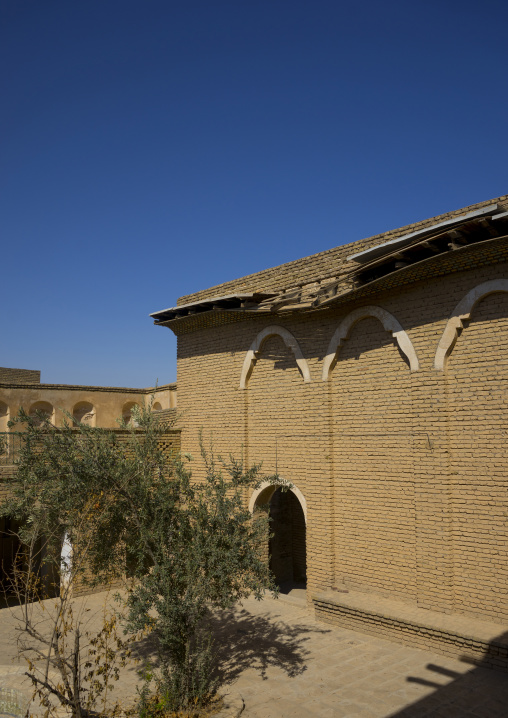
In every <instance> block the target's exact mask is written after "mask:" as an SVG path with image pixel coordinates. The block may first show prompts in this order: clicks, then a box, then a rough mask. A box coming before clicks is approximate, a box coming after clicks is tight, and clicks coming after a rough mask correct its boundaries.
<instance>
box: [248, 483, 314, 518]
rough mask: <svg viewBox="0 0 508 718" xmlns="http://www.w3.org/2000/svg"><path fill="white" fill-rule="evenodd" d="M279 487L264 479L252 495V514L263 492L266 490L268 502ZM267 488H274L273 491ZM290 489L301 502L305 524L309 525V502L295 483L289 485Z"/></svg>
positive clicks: (250, 508) (250, 506) (250, 507)
mask: <svg viewBox="0 0 508 718" xmlns="http://www.w3.org/2000/svg"><path fill="white" fill-rule="evenodd" d="M278 488H279V487H278V486H277V484H272V483H270V481H263V483H262V484H260V485H259V488H257V489H255V490H254V491H253V493H252V496H251V497H250V500H249V511H250V512H251V514H252V513H254V508H255V506H256V502H257V500H258V499H259V497H260V496H261V494H262V493H264V492H266V503H268V502H269V501H270V499H271V498H272V496H273V494H274V493H275V491H276V490H277V489H278ZM267 489H272V491H271V492H270V491H267ZM289 491H291V492H292V493H293V494H294V495H295V496H296V498H297V499H298V501H299V502H300V506H301V507H302V511H303V515H304V518H305V525H307V502H306V501H305V496H304V495H303V494H302V492H301V491H300V489H299V488H298V487H297V486H295V485H294V484H291V486H290V487H289Z"/></svg>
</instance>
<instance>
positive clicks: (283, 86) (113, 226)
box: [0, 0, 508, 386]
mask: <svg viewBox="0 0 508 718" xmlns="http://www.w3.org/2000/svg"><path fill="white" fill-rule="evenodd" d="M507 22H508V6H507V5H506V3H504V2H489V0H487V1H486V2H483V3H479V2H468V1H465V2H458V1H453V2H450V1H448V2H447V0H440V1H439V2H434V1H433V0H426V1H425V2H419V1H418V0H417V1H416V2H415V1H413V2H410V3H409V2H407V1H406V2H397V1H396V2H390V1H389V0H388V1H387V2H383V3H380V2H379V1H377V2H373V1H371V0H367V1H366V2H363V3H352V2H339V1H338V0H334V1H333V2H327V1H324V0H313V1H312V2H310V0H307V1H305V2H301V1H298V0H267V1H265V0H255V1H254V0H251V1H246V0H234V1H233V0H231V1H230V0H214V1H213V2H211V1H210V0H199V1H198V0H185V2H173V1H172V0H164V1H159V0H143V1H141V0H138V1H137V2H132V1H131V0H100V1H99V0H86V2H85V1H84V0H81V1H78V0H74V1H73V2H69V1H68V0H65V1H56V0H55V1H53V0H45V1H44V2H40V0H31V1H29V2H25V1H24V0H2V2H1V3H0V83H1V84H0V98H1V100H0V103H1V113H0V123H1V125H0V231H1V252H2V259H3V262H2V268H3V271H2V287H3V298H4V301H3V306H4V312H3V321H2V339H3V341H2V353H1V357H0V364H1V365H3V366H11V367H24V368H38V369H41V370H42V380H43V381H45V382H51V383H71V384H99V385H115V386H150V385H152V384H153V383H154V382H155V381H156V380H157V379H158V381H159V383H165V382H169V381H174V380H175V379H176V339H175V337H174V336H173V334H172V333H171V332H170V331H169V330H168V329H164V328H160V327H154V326H153V324H152V321H151V319H150V318H149V316H148V315H149V313H150V312H154V311H156V310H159V309H163V308H166V307H168V306H173V305H174V304H176V299H177V297H179V296H181V295H182V294H186V293H189V292H192V291H196V290H198V289H203V288H205V287H208V286H211V285H214V284H218V283H220V282H223V281H226V280H228V279H233V278H235V277H240V276H243V275H245V274H248V273H251V272H255V271H258V270H260V269H263V268H266V267H270V266H274V265H277V264H280V263H282V262H287V261H290V260H292V259H298V258H299V257H302V256H306V255H309V254H313V253H314V252H319V251H321V250H324V249H328V248H330V247H333V246H337V245H340V244H344V243H347V242H351V241H354V240H356V239H360V238H362V237H366V236H369V235H372V234H376V233H378V232H382V231H385V230H388V229H392V228H394V227H399V226H402V225H404V224H407V223H410V222H413V221H417V220H420V219H424V218H426V217H431V216H433V215H436V214H439V213H441V212H446V211H448V210H451V209H456V208H460V207H463V206H466V205H468V204H472V203H474V202H478V201H481V200H485V199H489V198H491V197H496V196H498V195H501V194H505V193H508V178H507V166H508V163H507V154H508V142H507V129H508V128H507V117H508V112H507V109H508V108H507V104H508V93H507V91H506V78H507V76H508V72H507V70H508V45H507V43H506V27H507Z"/></svg>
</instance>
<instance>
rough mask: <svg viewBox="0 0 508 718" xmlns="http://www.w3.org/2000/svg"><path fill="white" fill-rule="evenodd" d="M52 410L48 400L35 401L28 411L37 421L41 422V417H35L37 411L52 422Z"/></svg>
mask: <svg viewBox="0 0 508 718" xmlns="http://www.w3.org/2000/svg"><path fill="white" fill-rule="evenodd" d="M54 411H55V410H54V409H53V407H52V405H51V404H50V403H49V401H36V402H35V404H32V406H31V407H30V411H29V412H28V413H29V415H30V416H31V417H32V418H34V419H36V421H37V422H38V423H41V419H40V418H39V417H37V414H38V413H39V414H42V415H44V416H45V417H46V418H47V419H48V420H49V421H51V422H52V421H53V415H54Z"/></svg>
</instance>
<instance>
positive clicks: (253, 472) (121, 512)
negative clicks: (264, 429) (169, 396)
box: [2, 407, 289, 711]
mask: <svg viewBox="0 0 508 718" xmlns="http://www.w3.org/2000/svg"><path fill="white" fill-rule="evenodd" d="M17 422H18V423H23V424H24V425H25V426H26V435H25V441H24V446H23V450H22V454H21V457H20V461H19V467H18V475H17V485H16V489H15V492H14V496H13V498H12V500H11V501H10V502H9V504H8V505H7V506H5V507H4V508H3V510H2V512H3V513H5V514H10V515H12V516H15V517H16V518H17V519H19V520H20V521H24V522H25V523H24V526H25V528H24V532H25V535H24V540H25V541H26V540H29V539H33V534H34V532H38V533H42V534H44V535H48V536H51V535H55V530H54V528H55V526H58V527H59V532H58V531H57V532H56V534H57V535H58V533H59V534H60V536H63V535H64V534H67V535H68V536H69V537H70V540H71V542H72V544H73V556H74V558H73V561H76V560H77V561H78V562H79V559H80V557H81V556H85V557H86V560H84V561H83V562H82V565H83V567H85V565H86V566H88V567H89V568H90V569H91V574H92V575H93V581H92V582H95V583H101V582H103V581H104V580H107V579H111V578H112V577H114V576H122V575H124V574H125V568H126V563H127V564H128V568H129V573H130V575H131V578H132V579H133V580H131V582H130V584H129V590H128V595H127V599H126V611H125V613H126V622H127V623H126V625H127V627H128V629H129V630H131V631H132V632H138V631H146V630H148V631H151V632H152V635H153V637H154V639H155V642H156V645H157V660H156V662H155V663H154V665H153V666H151V667H150V669H149V673H150V675H151V682H152V684H153V685H154V686H155V689H154V692H153V694H152V696H159V698H160V700H162V701H163V706H164V710H165V711H175V710H179V709H182V708H185V709H190V708H194V707H199V706H204V705H206V704H207V702H209V701H210V700H211V698H212V697H213V696H214V694H215V693H216V690H217V688H218V685H217V682H216V679H215V678H214V671H213V668H214V650H213V643H212V637H211V635H210V632H209V630H208V628H207V616H208V615H209V612H210V611H212V610H213V609H215V608H220V609H227V608H231V607H232V606H233V604H234V603H236V602H237V601H238V600H239V599H241V598H244V597H246V596H248V595H250V594H254V596H255V597H256V598H258V599H260V598H261V597H262V596H263V594H264V591H265V590H266V589H271V590H272V591H274V592H276V587H275V585H274V582H273V578H272V576H271V574H270V571H269V568H268V566H267V564H266V561H264V560H263V558H262V554H263V547H264V546H265V544H266V540H267V536H268V520H269V519H268V515H267V513H266V512H256V514H255V515H254V517H253V516H251V514H250V512H249V511H248V509H247V508H246V505H245V496H246V489H248V488H251V489H252V488H254V487H256V486H258V485H259V484H260V483H261V481H263V480H266V478H267V477H260V467H259V466H254V467H252V468H249V469H245V468H244V467H243V465H242V464H241V462H238V461H236V460H235V459H233V458H232V457H231V456H230V457H229V459H228V460H227V461H224V460H222V459H221V458H220V457H217V458H215V457H214V456H213V452H212V451H209V452H206V451H205V450H204V449H203V446H202V458H203V462H204V467H205V472H204V476H203V478H202V479H200V480H196V479H194V478H193V477H192V475H191V472H190V470H189V464H188V462H184V461H182V460H180V459H177V460H174V461H170V460H168V457H167V456H166V455H165V454H164V452H163V450H162V448H161V441H160V439H161V437H162V435H163V434H164V433H165V431H166V430H167V427H166V426H164V425H163V424H162V423H160V422H159V421H157V419H156V418H154V416H153V415H152V414H151V412H150V407H147V408H144V409H142V410H139V411H138V412H136V413H135V415H134V424H135V428H134V426H130V427H127V426H125V424H124V425H123V428H124V429H126V430H128V431H126V434H127V441H124V442H120V441H119V439H118V437H117V436H115V434H114V433H112V432H108V431H106V430H102V429H97V428H93V427H89V426H87V425H83V424H81V425H79V427H78V429H76V428H73V427H72V426H71V425H70V423H68V424H66V425H65V426H63V427H61V428H55V427H52V426H51V425H50V424H49V422H47V421H41V420H39V421H37V422H36V421H33V420H31V419H30V417H28V416H27V415H26V414H23V413H20V415H19V417H18V419H17ZM271 479H272V480H273V482H275V483H278V485H282V486H284V487H287V486H289V484H288V483H287V482H283V481H280V480H278V478H277V477H271ZM83 518H85V519H86V523H87V526H88V527H89V529H90V530H88V531H85V532H83V531H76V529H75V527H76V526H78V525H80V526H82V525H83ZM57 549H58V550H59V546H58V541H57V542H56V545H55V546H54V550H57ZM83 570H84V569H83ZM147 691H148V683H147V686H146V687H145V692H144V693H142V696H144V698H143V697H142V701H141V707H143V705H144V706H145V709H146V706H148V705H149V704H150V705H153V701H152V702H151V703H150V701H149V696H150V692H148V693H147ZM158 700H159V699H158ZM143 701H144V703H143ZM143 710H144V709H143Z"/></svg>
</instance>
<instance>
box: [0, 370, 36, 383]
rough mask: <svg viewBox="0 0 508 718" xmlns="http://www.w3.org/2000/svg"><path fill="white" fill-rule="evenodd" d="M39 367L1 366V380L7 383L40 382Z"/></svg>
mask: <svg viewBox="0 0 508 718" xmlns="http://www.w3.org/2000/svg"><path fill="white" fill-rule="evenodd" d="M40 381H41V372H40V371H39V370H38V369H7V368H6V367H0V382H1V383H5V384H40Z"/></svg>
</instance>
